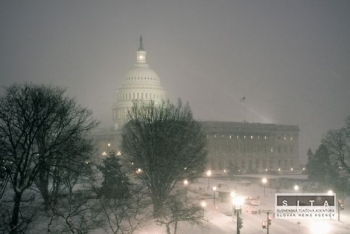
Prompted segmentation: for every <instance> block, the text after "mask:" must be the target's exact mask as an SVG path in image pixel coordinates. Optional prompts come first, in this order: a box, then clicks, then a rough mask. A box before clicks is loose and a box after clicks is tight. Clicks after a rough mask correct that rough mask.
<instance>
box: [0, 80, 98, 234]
mask: <svg viewBox="0 0 350 234" xmlns="http://www.w3.org/2000/svg"><path fill="white" fill-rule="evenodd" d="M64 94H65V90H64V89H61V88H57V87H51V86H44V85H34V84H21V85H20V84H14V85H12V86H10V87H8V88H6V89H5V95H4V96H2V97H0V155H1V157H2V158H1V159H2V160H3V162H5V163H6V165H10V166H8V167H9V170H7V171H8V173H9V175H10V180H9V181H10V183H11V185H12V188H13V192H14V195H13V209H12V214H11V221H10V229H11V232H10V233H19V232H23V229H22V227H21V225H20V222H19V221H20V219H22V218H23V217H20V213H21V202H22V197H23V194H24V193H25V191H27V190H28V189H29V188H30V187H31V186H32V185H33V184H34V183H35V184H36V186H37V188H38V189H39V191H40V193H41V195H42V197H43V199H44V201H45V204H46V206H47V207H48V206H49V205H51V202H52V196H51V195H52V194H56V195H57V193H58V190H59V189H61V188H62V186H65V187H67V188H69V187H70V188H69V189H70V190H71V187H72V186H71V185H72V184H74V182H75V181H76V180H77V175H79V174H81V173H82V171H85V169H86V168H87V167H86V165H88V162H89V157H90V155H91V153H92V150H93V147H92V143H91V142H90V141H89V140H88V138H86V134H87V133H88V132H89V131H90V130H91V129H92V128H94V127H95V126H96V125H97V122H96V121H95V120H93V119H92V117H91V111H89V110H87V109H86V108H82V107H80V106H79V105H77V104H76V102H75V100H74V99H70V98H67V97H65V96H64ZM50 184H52V187H53V189H52V190H51V189H50V186H49V185H50Z"/></svg>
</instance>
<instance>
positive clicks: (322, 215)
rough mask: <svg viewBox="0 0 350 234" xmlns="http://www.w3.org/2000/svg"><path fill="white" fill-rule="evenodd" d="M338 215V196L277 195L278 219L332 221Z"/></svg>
mask: <svg viewBox="0 0 350 234" xmlns="http://www.w3.org/2000/svg"><path fill="white" fill-rule="evenodd" d="M335 215H336V195H335V194H332V195H329V194H325V193H307V194H306V193H299V194H296V193H276V195H275V218H276V219H330V218H333V217H335Z"/></svg>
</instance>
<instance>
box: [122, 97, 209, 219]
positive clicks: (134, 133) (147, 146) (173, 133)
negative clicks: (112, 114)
mask: <svg viewBox="0 0 350 234" xmlns="http://www.w3.org/2000/svg"><path fill="white" fill-rule="evenodd" d="M128 115H129V118H130V121H129V122H128V123H127V124H126V125H125V126H124V128H123V134H122V151H123V154H124V155H125V156H126V158H127V159H128V160H129V161H130V165H133V166H134V168H133V169H134V170H136V169H137V168H140V170H141V171H142V173H139V174H138V177H137V178H139V179H140V180H141V181H142V183H143V184H144V185H145V186H146V187H147V188H148V190H149V193H150V196H151V199H152V203H153V210H154V216H155V217H160V216H161V213H162V208H163V205H164V202H165V201H166V199H167V197H168V196H169V194H170V193H171V191H172V190H173V189H174V188H175V186H176V184H177V183H178V182H180V181H181V182H182V181H183V180H184V179H186V178H187V179H194V178H197V177H199V176H200V175H201V174H202V172H203V171H204V169H205V165H206V163H207V158H206V156H207V151H206V136H205V134H204V133H203V131H202V128H201V124H200V123H199V122H197V121H195V120H194V119H193V116H192V112H191V109H190V107H189V105H188V104H187V105H185V106H183V105H182V102H181V100H179V101H178V103H177V105H173V104H171V103H170V102H169V101H167V102H165V101H163V102H162V103H160V104H159V105H156V104H155V103H154V102H147V103H144V102H134V106H133V108H132V109H131V111H129V113H128Z"/></svg>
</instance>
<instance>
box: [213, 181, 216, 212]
mask: <svg viewBox="0 0 350 234" xmlns="http://www.w3.org/2000/svg"><path fill="white" fill-rule="evenodd" d="M213 192H214V208H215V192H216V186H214V187H213Z"/></svg>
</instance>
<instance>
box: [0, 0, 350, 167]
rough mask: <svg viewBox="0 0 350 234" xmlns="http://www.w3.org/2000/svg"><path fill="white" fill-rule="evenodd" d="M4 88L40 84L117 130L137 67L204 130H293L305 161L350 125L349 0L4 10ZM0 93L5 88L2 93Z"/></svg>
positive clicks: (46, 5)
mask: <svg viewBox="0 0 350 234" xmlns="http://www.w3.org/2000/svg"><path fill="white" fill-rule="evenodd" d="M0 32H1V37H0V86H1V87H6V86H9V85H11V84H12V83H14V82H23V81H27V82H33V83H44V84H51V85H54V86H62V87H67V89H68V92H67V93H68V95H69V96H71V97H75V98H76V100H77V101H78V102H79V103H80V104H81V105H82V106H86V107H88V108H89V109H91V110H93V112H94V117H95V118H97V119H99V120H100V121H101V122H102V126H105V127H106V126H110V125H112V121H111V116H112V115H111V106H112V104H113V103H114V102H115V100H116V98H115V91H116V89H117V88H118V87H120V86H121V83H122V81H123V78H124V75H125V73H126V72H127V71H128V70H129V69H130V68H131V67H132V65H133V64H134V62H135V60H136V50H137V48H138V40H139V36H140V35H143V38H144V41H143V42H144V48H145V50H146V51H147V62H148V64H149V65H150V67H151V68H152V69H154V70H155V71H156V73H157V74H158V76H159V77H160V80H161V83H162V86H163V88H164V89H165V91H166V93H167V97H168V98H170V99H171V100H172V101H175V100H176V99H177V98H181V99H182V100H183V101H188V102H189V104H190V106H191V108H192V110H193V113H194V116H195V118H196V119H198V120H218V121H243V119H244V108H243V106H242V103H240V102H239V100H240V99H241V98H242V97H246V113H245V118H246V120H247V121H248V122H262V123H275V124H286V125H298V126H299V128H300V140H299V145H300V156H301V158H303V159H302V162H306V157H305V155H306V151H307V149H308V148H309V147H311V149H312V150H315V149H316V148H317V147H318V146H319V144H320V140H321V138H322V135H323V134H325V133H326V132H327V131H328V130H330V129H337V128H340V127H342V126H344V125H345V124H344V120H345V118H346V116H347V115H349V114H350V66H349V65H350V1H348V0H344V1H340V0H332V1H331V0H328V1H321V0H314V1H313V0H308V1H305V0H287V1H281V0H251V1H249V0H242V1H236V0H218V1H212V0H203V1H196V0H181V1H175V0H173V1H170V0H168V1H167V0H152V1H151V0H138V1H135V0H125V1H119V0H116V1H103V0H100V1H89V0H84V1H83V0H60V1H47V0H42V1H34V0H31V1H24V0H23V1H17V0H13V1H9V0H7V1H5V0H4V1H1V2H0ZM0 94H3V89H1V90H0Z"/></svg>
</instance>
